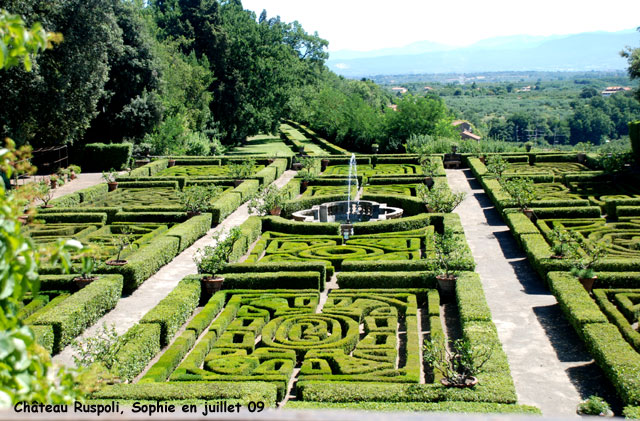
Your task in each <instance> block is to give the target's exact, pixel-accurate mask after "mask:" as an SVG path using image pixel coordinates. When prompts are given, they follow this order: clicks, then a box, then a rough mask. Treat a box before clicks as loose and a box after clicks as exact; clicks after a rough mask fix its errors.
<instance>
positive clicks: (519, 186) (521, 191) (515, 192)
mask: <svg viewBox="0 0 640 421" xmlns="http://www.w3.org/2000/svg"><path fill="white" fill-rule="evenodd" d="M501 184H502V187H503V188H504V189H505V191H506V192H507V193H509V195H510V196H511V198H513V200H514V201H515V203H516V205H517V206H518V207H519V208H520V209H522V210H525V209H528V208H529V206H530V205H531V202H533V201H534V200H536V199H537V193H536V188H535V185H534V183H533V180H531V179H530V178H524V177H523V178H521V177H517V178H509V179H506V180H502V181H501Z"/></svg>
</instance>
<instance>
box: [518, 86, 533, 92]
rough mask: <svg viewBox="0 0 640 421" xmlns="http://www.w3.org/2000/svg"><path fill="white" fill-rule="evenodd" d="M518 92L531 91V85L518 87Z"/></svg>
mask: <svg viewBox="0 0 640 421" xmlns="http://www.w3.org/2000/svg"><path fill="white" fill-rule="evenodd" d="M516 92H531V86H525V87H524V88H521V89H518V90H517V91H516Z"/></svg>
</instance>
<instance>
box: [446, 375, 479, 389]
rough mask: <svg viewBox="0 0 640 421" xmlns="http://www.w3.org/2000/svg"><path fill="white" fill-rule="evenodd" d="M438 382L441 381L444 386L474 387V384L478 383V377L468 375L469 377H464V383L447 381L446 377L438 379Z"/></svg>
mask: <svg viewBox="0 0 640 421" xmlns="http://www.w3.org/2000/svg"><path fill="white" fill-rule="evenodd" d="M440 383H442V385H443V386H445V387H459V388H465V387H474V386H475V385H477V384H478V379H477V378H476V377H469V378H467V379H465V382H464V384H460V383H449V381H448V380H447V379H440Z"/></svg>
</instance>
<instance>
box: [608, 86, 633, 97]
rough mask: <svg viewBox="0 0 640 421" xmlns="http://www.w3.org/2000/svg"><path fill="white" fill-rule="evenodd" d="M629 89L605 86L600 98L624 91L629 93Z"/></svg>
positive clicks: (626, 87)
mask: <svg viewBox="0 0 640 421" xmlns="http://www.w3.org/2000/svg"><path fill="white" fill-rule="evenodd" d="M630 90H631V88H629V87H628V86H607V87H606V88H604V91H602V92H601V93H602V96H604V97H607V96H611V95H613V94H616V93H618V92H625V91H630Z"/></svg>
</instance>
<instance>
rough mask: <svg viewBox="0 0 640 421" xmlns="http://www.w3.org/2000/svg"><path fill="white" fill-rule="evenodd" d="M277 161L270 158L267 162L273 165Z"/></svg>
mask: <svg viewBox="0 0 640 421" xmlns="http://www.w3.org/2000/svg"><path fill="white" fill-rule="evenodd" d="M275 161H276V160H275V159H273V158H269V159H267V162H268V163H269V165H271V164H273V163H274V162H275Z"/></svg>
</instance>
